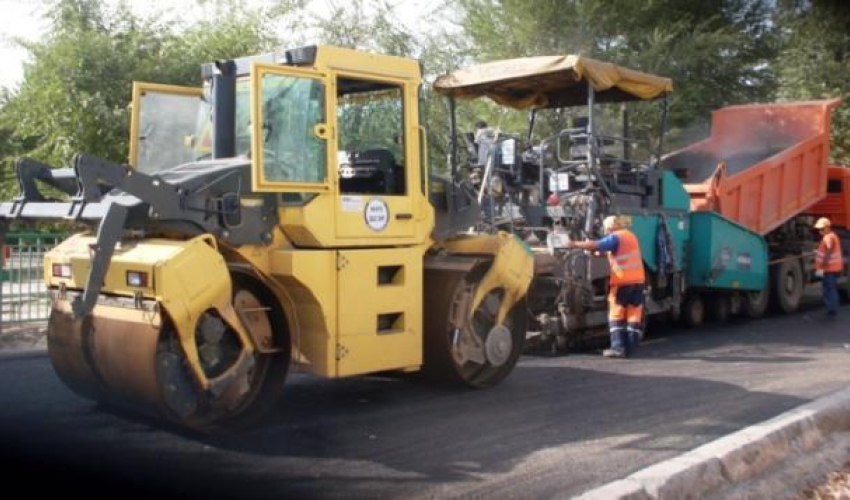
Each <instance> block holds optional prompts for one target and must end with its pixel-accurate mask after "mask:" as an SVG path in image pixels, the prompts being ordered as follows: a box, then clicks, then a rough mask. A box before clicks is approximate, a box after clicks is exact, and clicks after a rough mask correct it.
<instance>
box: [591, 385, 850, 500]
mask: <svg viewBox="0 0 850 500" xmlns="http://www.w3.org/2000/svg"><path fill="white" fill-rule="evenodd" d="M846 431H850V388H847V389H842V390H840V391H837V392H834V393H832V394H830V395H828V396H824V397H822V398H820V399H817V400H815V401H812V402H811V403H807V404H805V405H802V406H799V407H797V408H794V409H793V410H790V411H787V412H785V413H783V414H781V415H779V416H777V417H775V418H772V419H770V420H767V421H765V422H761V423H758V424H755V425H751V426H750V427H746V428H744V429H742V430H740V431H738V432H736V433H734V434H729V435H728V436H724V437H722V438H720V439H717V440H715V441H712V442H710V443H708V444H705V445H703V446H700V447H699V448H696V449H694V450H692V451H689V452H687V453H684V454H682V455H679V456H678V457H674V458H671V459H669V460H665V461H663V462H660V463H657V464H655V465H651V466H649V467H647V468H645V469H642V470H639V471H637V472H635V473H634V474H632V475H630V476H628V477H626V478H624V479H620V480H618V481H614V482H611V483H608V484H606V485H603V486H601V487H599V488H596V489H594V490H590V491H588V492H585V493H584V494H582V495H581V496H580V497H578V498H580V499H582V500H591V499H592V500H597V499H599V500H602V499H605V500H609V499H622V500H648V499H668V498H670V499H672V498H676V499H680V498H681V499H686V498H703V497H705V496H709V495H718V494H719V493H721V492H722V491H723V490H724V489H726V488H733V487H735V486H738V485H740V484H741V483H744V482H746V481H749V480H751V479H754V478H756V477H758V476H759V475H761V474H763V473H766V472H768V471H769V470H771V469H772V468H774V467H775V466H777V465H779V464H780V463H782V462H783V461H785V459H786V458H788V457H789V456H791V455H793V454H795V453H811V452H813V451H815V450H817V449H818V448H819V447H820V446H821V445H822V444H824V442H826V440H827V439H828V438H829V436H830V435H831V434H833V433H837V432H846Z"/></svg>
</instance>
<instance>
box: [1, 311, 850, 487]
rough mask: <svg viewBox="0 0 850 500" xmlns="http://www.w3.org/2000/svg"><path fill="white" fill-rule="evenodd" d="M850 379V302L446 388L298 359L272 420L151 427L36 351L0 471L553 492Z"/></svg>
mask: <svg viewBox="0 0 850 500" xmlns="http://www.w3.org/2000/svg"><path fill="white" fill-rule="evenodd" d="M848 382H850V307H845V308H844V309H843V310H842V311H841V319H839V320H838V321H830V320H827V319H825V318H823V311H822V309H820V308H809V310H808V311H807V312H801V313H797V314H794V315H789V316H777V317H771V318H766V319H763V320H760V321H751V322H742V323H737V324H731V325H726V326H723V327H719V326H710V325H709V326H706V327H704V328H701V329H697V330H681V329H675V328H668V329H665V330H664V331H662V332H660V333H656V334H654V335H652V336H651V337H650V338H649V339H648V340H647V342H646V343H645V344H644V345H643V347H642V349H641V351H640V353H639V355H638V356H637V357H635V358H633V359H629V360H608V359H603V358H602V357H600V356H599V355H598V353H584V354H574V355H569V356H561V357H531V356H526V357H523V358H522V359H521V361H520V363H519V365H518V366H517V368H516V370H515V371H514V373H513V374H512V375H511V376H510V377H509V378H508V379H507V380H506V381H505V382H504V383H503V384H501V385H500V386H498V387H495V388H493V389H489V390H484V391H454V390H447V389H439V388H434V387H429V386H426V385H422V384H419V383H413V382H409V381H403V380H397V379H387V378H377V377H369V378H357V379H351V380H341V381H326V380H320V379H316V378H312V377H308V376H305V375H299V374H296V375H294V376H292V377H291V378H290V379H289V382H288V386H287V390H286V391H285V394H284V397H283V398H282V399H281V401H280V403H279V405H278V406H277V407H276V409H275V412H274V413H273V415H272V417H271V419H270V420H269V422H268V423H267V425H265V426H263V427H260V428H256V429H254V430H252V431H250V432H244V433H241V434H238V435H230V436H226V437H221V436H218V437H208V436H197V435H191V434H186V433H181V432H179V431H175V430H173V429H163V428H161V427H158V426H157V425H155V424H153V423H151V422H149V421H146V420H140V419H133V418H130V417H127V416H121V415H116V414H114V413H110V412H109V411H108V410H107V409H105V408H103V407H102V406H98V405H95V404H93V403H90V402H88V401H86V400H84V399H81V398H79V397H77V396H75V395H74V394H73V393H71V392H70V391H69V390H68V389H66V388H65V386H64V385H63V384H62V383H61V382H60V381H59V379H58V378H57V377H56V375H55V374H54V372H53V370H52V368H51V366H50V363H49V360H48V359H47V358H46V357H43V356H40V357H26V358H4V359H1V360H0V454H2V455H3V457H2V458H3V462H4V463H3V468H2V469H0V477H2V478H3V483H4V484H3V486H4V487H5V488H6V489H7V491H9V488H10V486H14V485H16V484H15V483H19V484H18V485H19V486H24V487H26V488H27V491H28V492H30V493H32V492H38V491H39V489H41V488H44V487H48V486H49V487H51V488H57V487H58V488H62V489H63V490H64V491H66V492H71V491H72V490H74V489H80V490H83V489H84V490H85V491H87V492H111V493H120V494H122V495H123V496H127V495H128V494H139V493H157V494H159V495H160V496H161V495H162V494H172V495H181V496H191V497H194V496H202V495H203V496H231V495H232V496H236V495H239V496H245V497H247V496H276V497H281V496H285V497H290V496H297V497H299V498H303V497H323V498H352V497H354V498H364V497H365V498H377V497H380V498H421V497H426V498H427V497H439V498H452V497H464V498H467V497H490V496H495V497H497V498H503V497H511V498H516V497H520V498H541V497H552V496H557V497H563V496H570V495H574V494H578V493H581V492H582V491H585V490H587V489H589V488H593V487H596V486H599V485H601V484H603V483H606V482H608V481H611V480H614V479H617V478H621V477H624V476H626V475H628V474H630V473H631V472H634V471H635V470H638V469H641V468H643V467H645V466H647V465H650V464H652V463H655V462H658V461H660V460H664V459H666V458H669V457H672V456H675V455H678V454H680V453H682V452H684V451H686V450H690V449H692V448H694V447H696V446H698V445H700V444H703V443H706V442H708V441H711V440H713V439H715V438H717V437H719V436H722V435H725V434H727V433H730V432H733V431H735V430H738V429H741V428H742V427H745V426H748V425H750V424H753V423H756V422H759V421H762V420H765V419H767V418H770V417H773V416H776V415H777V414H779V413H782V412H784V411H786V410H788V409H791V408H793V407H795V406H798V405H800V404H803V403H805V402H807V401H810V400H812V399H815V398H817V397H819V396H823V395H825V394H828V393H830V392H832V391H835V390H837V389H840V388H843V387H846V386H847V384H848Z"/></svg>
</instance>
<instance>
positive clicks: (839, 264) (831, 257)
mask: <svg viewBox="0 0 850 500" xmlns="http://www.w3.org/2000/svg"><path fill="white" fill-rule="evenodd" d="M815 229H817V230H818V231H820V234H821V237H822V238H821V241H820V246H819V247H818V251H817V253H816V254H815V274H816V275H817V276H818V277H819V278H820V279H821V283H822V284H823V303H824V304H826V312H827V314H828V315H830V316H836V315H837V314H838V277H839V276H841V273H843V272H844V259H843V258H842V255H841V240H840V239H839V238H838V235H837V234H835V232H834V231H833V230H832V223H831V222H830V221H829V219H827V218H826V217H821V218H820V219H818V220H817V222H815Z"/></svg>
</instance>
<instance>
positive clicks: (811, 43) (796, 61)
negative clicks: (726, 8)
mask: <svg viewBox="0 0 850 500" xmlns="http://www.w3.org/2000/svg"><path fill="white" fill-rule="evenodd" d="M781 7H782V10H781V16H780V18H779V23H780V26H781V27H782V28H783V36H784V39H783V41H782V44H783V50H782V52H781V54H780V55H779V57H778V58H777V60H776V63H775V65H776V67H777V72H778V74H779V96H780V97H781V98H782V99H788V100H807V99H824V98H833V97H846V96H848V95H850V5H848V4H847V3H846V2H838V1H818V2H811V3H810V2H802V1H786V2H782V5H781ZM830 152H831V156H832V158H833V160H835V161H837V162H842V163H844V164H848V165H850V107H848V103H845V104H844V105H843V106H841V107H839V108H838V109H837V110H836V111H835V112H834V113H833V119H832V143H831V151H830Z"/></svg>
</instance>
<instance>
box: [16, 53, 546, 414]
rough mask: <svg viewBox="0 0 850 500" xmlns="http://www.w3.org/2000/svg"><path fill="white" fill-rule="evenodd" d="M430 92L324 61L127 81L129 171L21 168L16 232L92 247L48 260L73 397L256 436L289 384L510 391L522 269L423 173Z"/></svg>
mask: <svg viewBox="0 0 850 500" xmlns="http://www.w3.org/2000/svg"><path fill="white" fill-rule="evenodd" d="M421 84H422V82H421V70H420V66H419V64H418V62H417V61H415V60H410V59H404V58H399V57H392V56H386V55H378V54H372V53H365V52H358V51H353V50H348V49H342V48H336V47H329V46H309V47H299V48H295V49H291V50H283V51H280V52H275V53H270V54H264V55H260V56H253V57H246V58H242V59H235V60H226V61H216V62H214V63H210V64H205V65H203V66H202V68H201V85H200V86H199V87H197V88H187V87H177V86H169V85H162V84H149V83H139V82H137V83H135V84H134V86H133V99H132V123H131V127H130V128H131V140H130V154H129V160H128V162H127V163H126V164H120V163H114V162H111V161H108V160H104V159H101V158H96V157H93V156H89V155H85V154H78V155H77V156H75V158H74V160H73V165H72V166H71V167H69V168H52V167H51V166H49V165H45V164H42V163H39V162H37V161H34V160H31V159H27V158H20V159H18V161H17V163H16V168H17V174H18V180H19V184H20V188H21V194H20V195H19V196H18V197H17V198H15V199H13V200H12V201H9V202H4V203H2V204H0V220H2V221H3V222H4V227H5V226H6V225H8V223H10V222H12V221H16V222H26V221H30V222H37V221H43V220H46V219H50V220H59V221H66V222H68V223H69V224H74V225H76V226H83V227H85V228H86V230H85V231H83V232H81V233H79V234H76V235H74V236H72V237H70V238H68V239H67V240H65V241H64V242H62V243H61V244H60V245H58V246H57V247H56V248H55V249H53V250H52V251H50V252H49V253H48V254H47V255H46V257H45V263H44V273H45V276H44V277H45V281H46V282H47V285H48V288H49V290H50V293H51V295H52V300H53V306H52V307H53V308H52V313H51V316H50V321H49V326H48V352H49V355H50V360H51V362H52V364H53V366H54V368H55V369H56V371H57V373H58V374H59V376H60V377H61V379H62V380H63V381H64V382H65V384H67V385H68V387H70V388H71V389H73V390H74V391H75V392H77V393H79V394H81V395H83V396H85V397H88V398H91V399H93V400H96V401H101V402H105V403H107V404H116V405H121V406H123V407H130V408H133V409H135V410H137V411H140V412H146V413H154V414H155V415H157V416H158V417H161V418H163V419H167V420H168V421H171V422H174V423H176V424H178V425H181V426H185V427H189V428H194V429H212V428H220V427H225V426H230V425H235V424H240V423H245V422H250V421H251V420H252V419H253V418H254V417H255V416H256V415H258V414H259V413H260V412H261V411H262V410H263V409H266V408H268V407H269V406H270V405H271V404H272V403H273V402H275V400H276V399H277V397H278V395H279V393H280V391H281V389H282V388H283V385H284V379H285V377H286V374H287V372H288V371H289V370H290V368H291V367H293V366H296V365H297V366H298V367H299V368H298V369H299V370H301V371H304V372H307V373H311V374H314V375H318V376H322V377H328V378H339V377H349V376H354V375H361V374H369V373H379V372H421V373H422V375H423V376H425V377H428V378H430V379H435V380H440V381H448V382H451V383H456V384H459V385H462V386H463V385H465V386H469V387H474V388H483V387H488V386H492V385H494V384H497V383H499V382H500V381H501V380H503V379H504V378H505V377H506V376H508V374H509V373H510V372H511V371H512V369H513V368H514V366H515V364H516V362H517V358H518V357H519V355H520V352H521V349H522V344H523V341H524V339H525V333H526V332H525V306H524V296H525V293H526V291H527V289H528V286H529V283H530V281H531V278H532V273H533V261H532V256H531V254H530V251H529V250H528V248H527V247H526V246H525V245H524V244H523V243H522V242H521V241H520V240H518V239H517V238H516V237H514V236H511V235H509V234H506V233H496V234H471V233H470V232H469V228H470V227H471V226H474V224H475V222H476V221H477V219H478V218H479V214H480V209H479V207H478V206H477V204H476V200H475V197H474V194H473V193H472V192H471V191H470V190H469V189H468V188H467V187H466V186H465V185H464V184H463V183H462V182H460V181H458V180H455V179H443V178H438V177H435V176H430V175H429V173H428V172H429V171H428V165H427V163H428V162H427V157H426V154H425V152H426V150H427V144H426V134H425V129H424V128H423V127H422V124H421V123H420V120H419V117H420V111H421V109H420V104H421V103H420V100H419V99H420V98H419V96H420V89H421ZM46 186H47V187H49V188H48V189H45V187H46ZM56 193H62V196H61V197H59V198H58V199H57V197H56V195H55V194H56Z"/></svg>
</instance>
